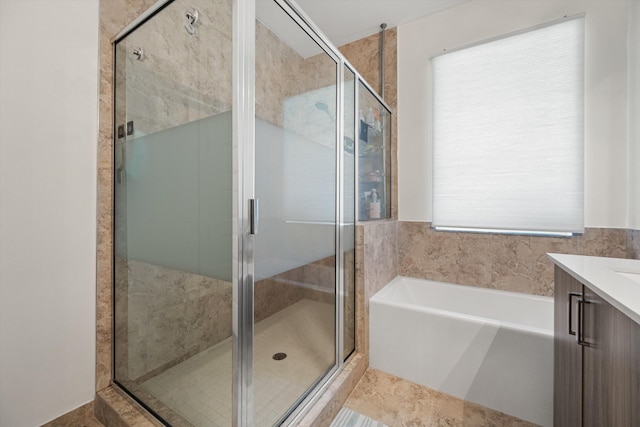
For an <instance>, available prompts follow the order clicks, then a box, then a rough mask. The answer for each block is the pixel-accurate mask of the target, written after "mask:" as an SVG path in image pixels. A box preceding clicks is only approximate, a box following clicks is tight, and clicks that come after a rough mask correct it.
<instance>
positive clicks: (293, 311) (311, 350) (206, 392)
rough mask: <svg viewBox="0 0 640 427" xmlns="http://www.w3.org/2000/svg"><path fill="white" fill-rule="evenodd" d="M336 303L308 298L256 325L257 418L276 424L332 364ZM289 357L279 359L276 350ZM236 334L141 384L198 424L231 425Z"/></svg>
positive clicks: (258, 422) (262, 423) (209, 426)
mask: <svg viewBox="0 0 640 427" xmlns="http://www.w3.org/2000/svg"><path fill="white" fill-rule="evenodd" d="M334 321H335V314H334V306H333V305H329V304H324V303H321V302H317V301H311V300H307V299H303V300H301V301H298V302H297V303H295V304H293V305H291V306H289V307H287V308H285V309H284V310H282V311H279V312H278V313H276V314H274V315H273V316H271V317H269V318H267V319H265V320H263V321H262V322H259V323H258V324H257V325H256V326H255V340H254V349H255V356H254V378H255V380H254V386H255V393H254V402H255V407H256V415H255V424H256V425H257V426H271V425H273V424H274V423H275V422H276V421H277V420H278V419H279V418H280V416H281V415H282V414H283V413H284V412H285V411H286V410H287V409H288V408H289V407H291V406H292V405H293V404H294V403H295V401H296V399H297V398H298V397H299V396H300V395H301V394H302V393H304V391H305V390H306V389H307V388H308V387H309V386H310V385H311V384H313V382H314V381H315V380H316V379H317V378H318V377H320V376H321V375H322V374H324V373H325V372H326V371H327V370H328V369H329V368H330V367H331V366H332V365H333V360H334V357H335V354H334V349H333V342H334V333H335V327H334ZM279 352H282V353H286V354H287V358H286V359H284V360H280V361H276V360H274V359H273V358H272V356H273V355H274V354H275V353H279ZM231 369H232V368H231V339H230V338H229V339H227V340H225V341H223V342H221V343H220V344H217V345H215V346H213V347H211V348H209V349H207V350H205V351H203V352H202V353H199V354H197V355H196V356H194V357H192V358H190V359H187V360H185V361H184V362H182V363H180V364H179V365H176V366H174V367H172V368H171V369H168V370H167V371H165V372H163V373H161V374H159V375H157V376H155V377H153V378H151V379H149V380H147V381H146V382H144V383H143V384H142V387H143V388H144V389H145V390H147V391H148V392H150V393H151V394H152V395H154V396H155V397H157V398H158V399H159V400H161V401H162V402H163V403H164V404H165V405H167V406H169V407H170V408H172V409H173V410H174V411H175V412H177V413H178V414H179V415H180V416H181V417H183V418H184V419H185V420H187V421H189V422H190V423H191V424H193V425H194V426H196V427H200V426H202V427H205V426H206V427H216V426H220V427H222V426H225V427H226V426H229V425H231V374H232V371H231Z"/></svg>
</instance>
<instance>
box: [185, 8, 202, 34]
mask: <svg viewBox="0 0 640 427" xmlns="http://www.w3.org/2000/svg"><path fill="white" fill-rule="evenodd" d="M185 16H186V17H187V23H186V24H184V28H185V29H186V30H187V32H188V33H189V34H191V35H194V34H195V32H196V29H195V28H194V25H195V24H196V22H198V17H199V16H200V14H199V13H198V11H197V10H196V9H193V10H191V11H189V10H188V11H187V12H186V13H185Z"/></svg>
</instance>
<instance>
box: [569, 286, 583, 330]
mask: <svg viewBox="0 0 640 427" xmlns="http://www.w3.org/2000/svg"><path fill="white" fill-rule="evenodd" d="M573 297H582V294H581V293H580V292H569V310H567V311H568V312H569V322H568V325H569V335H575V334H576V331H574V330H572V329H571V323H573V304H572V303H573V299H572V298H573Z"/></svg>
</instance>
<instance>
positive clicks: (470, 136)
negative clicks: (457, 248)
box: [433, 19, 584, 232]
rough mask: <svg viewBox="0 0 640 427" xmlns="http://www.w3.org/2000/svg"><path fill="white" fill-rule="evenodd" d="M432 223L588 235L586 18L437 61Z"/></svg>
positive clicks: (490, 43)
mask: <svg viewBox="0 0 640 427" xmlns="http://www.w3.org/2000/svg"><path fill="white" fill-rule="evenodd" d="M433 73H434V101H433V103H434V105H433V112H434V113H433V114H434V118H433V122H434V129H433V145H434V149H433V170H434V176H433V186H434V187H433V194H434V200H433V224H434V225H435V226H440V227H467V228H487V229H505V230H529V231H543V232H545V231H546V232H582V231H583V211H584V209H583V199H584V195H583V84H584V83H583V80H584V79H583V74H584V19H574V20H569V21H565V22H562V23H560V24H556V25H551V26H547V27H544V28H540V29H537V30H533V31H529V32H526V33H522V34H518V35H515V36H512V37H508V38H504V39H500V40H496V41H492V42H489V43H485V44H481V45H478V46H474V47H470V48H467V49H462V50H459V51H455V52H451V53H448V54H444V55H441V56H438V57H436V58H434V59H433Z"/></svg>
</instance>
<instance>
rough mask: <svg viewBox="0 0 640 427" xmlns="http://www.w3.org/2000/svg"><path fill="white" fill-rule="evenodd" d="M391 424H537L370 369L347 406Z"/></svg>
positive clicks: (397, 426)
mask: <svg viewBox="0 0 640 427" xmlns="http://www.w3.org/2000/svg"><path fill="white" fill-rule="evenodd" d="M344 406H345V407H346V408H349V409H351V410H354V411H356V412H359V413H361V414H363V415H366V416H367V417H370V418H372V419H374V420H376V421H379V422H382V423H384V424H387V425H388V426H390V427H419V426H420V427H422V426H424V427H427V426H459V427H467V426H468V427H482V426H487V427H534V426H535V424H531V423H529V422H527V421H523V420H520V419H518V418H514V417H512V416H510V415H506V414H503V413H502V412H497V411H494V410H492V409H489V408H485V407H483V406H480V405H477V404H475V403H471V402H467V401H464V400H461V399H458V398H455V397H452V396H449V395H446V394H443V393H440V392H437V391H435V390H431V389H429V388H426V387H423V386H420V385H418V384H415V383H412V382H410V381H406V380H403V379H401V378H398V377H396V376H393V375H390V374H387V373H384V372H382V371H378V370H376V369H372V368H369V369H367V371H366V372H365V374H364V376H363V377H362V379H361V380H360V382H359V383H358V385H357V386H356V388H355V389H354V391H353V393H352V394H351V396H349V399H347V402H346V403H345V405H344Z"/></svg>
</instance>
